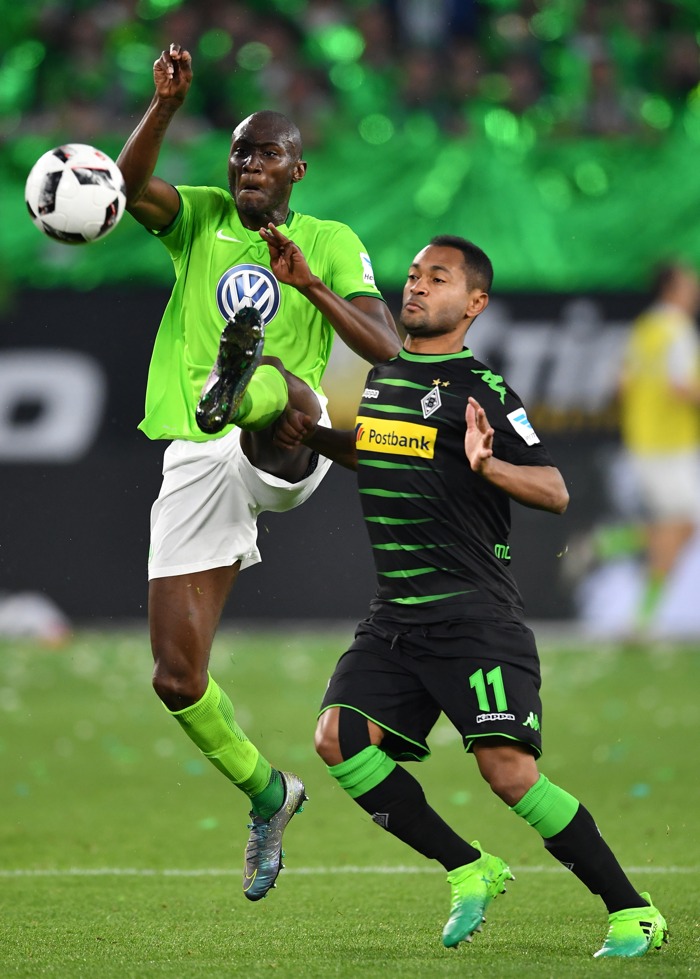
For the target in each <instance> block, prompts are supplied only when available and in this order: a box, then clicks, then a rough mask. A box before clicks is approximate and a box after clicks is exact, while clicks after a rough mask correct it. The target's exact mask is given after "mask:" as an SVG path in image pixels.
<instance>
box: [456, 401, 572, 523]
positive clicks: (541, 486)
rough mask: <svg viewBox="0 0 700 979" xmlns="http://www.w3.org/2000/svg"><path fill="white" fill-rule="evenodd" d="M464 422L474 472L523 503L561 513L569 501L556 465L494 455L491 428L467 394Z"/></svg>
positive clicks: (480, 409) (468, 458) (470, 463)
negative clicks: (518, 462)
mask: <svg viewBox="0 0 700 979" xmlns="http://www.w3.org/2000/svg"><path fill="white" fill-rule="evenodd" d="M466 422H467V431H466V434H465V436H464V451H465V454H466V456H467V460H468V461H469V465H470V466H471V468H472V469H473V470H474V472H476V473H479V475H480V476H483V477H484V479H487V480H488V481H489V482H490V483H493V485H494V486H498V488H499V489H502V490H503V492H504V493H507V494H508V496H510V497H511V499H513V500H516V502H518V503H522V504H523V505H524V506H529V507H534V508H536V509H538V510H549V511H550V512H551V513H564V511H565V510H566V508H567V506H568V505H569V492H568V490H567V488H566V484H565V483H564V479H563V477H562V475H561V473H560V472H559V470H558V469H556V468H555V467H554V466H514V465H513V464H512V463H510V462H505V461H504V460H503V459H497V458H496V457H495V456H494V454H493V429H492V428H491V426H490V425H489V420H488V418H487V417H486V412H485V411H484V409H483V408H482V407H481V405H480V404H479V402H478V401H477V400H476V399H475V398H469V402H468V404H467V410H466Z"/></svg>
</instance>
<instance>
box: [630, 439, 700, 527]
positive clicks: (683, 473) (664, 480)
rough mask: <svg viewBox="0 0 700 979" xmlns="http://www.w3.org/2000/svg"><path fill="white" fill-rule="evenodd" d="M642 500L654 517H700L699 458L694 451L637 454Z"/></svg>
mask: <svg viewBox="0 0 700 979" xmlns="http://www.w3.org/2000/svg"><path fill="white" fill-rule="evenodd" d="M632 465H633V467H634V471H635V473H636V475H637V480H638V482H639V491H640V498H641V502H642V504H643V506H644V510H645V512H646V514H647V516H649V517H651V518H652V519H655V520H691V521H696V520H697V519H698V518H699V517H700V458H699V457H698V453H697V452H695V451H691V452H675V453H673V454H664V455H648V456H640V455H637V456H634V457H633V458H632Z"/></svg>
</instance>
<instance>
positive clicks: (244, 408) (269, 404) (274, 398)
mask: <svg viewBox="0 0 700 979" xmlns="http://www.w3.org/2000/svg"><path fill="white" fill-rule="evenodd" d="M288 396H289V391H288V389H287V382H286V380H285V379H284V377H283V376H282V375H281V374H280V372H279V371H278V370H277V368H276V367H273V366H272V364H261V365H260V366H259V367H258V368H257V370H256V371H255V373H254V374H253V376H252V378H251V379H250V384H249V385H248V387H247V388H246V392H245V394H244V395H243V400H242V401H241V404H240V407H239V408H238V411H237V412H236V414H235V415H234V416H233V420H234V422H235V423H236V425H238V427H239V428H244V429H245V430H246V431H247V432H257V431H259V429H261V428H267V426H268V425H271V424H272V422H273V421H274V420H275V418H278V417H279V416H280V415H281V414H282V412H283V411H284V409H285V408H286V406H287V398H288Z"/></svg>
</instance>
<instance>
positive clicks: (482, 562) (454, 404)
mask: <svg viewBox="0 0 700 979" xmlns="http://www.w3.org/2000/svg"><path fill="white" fill-rule="evenodd" d="M504 391H505V397H504V395H503V392H504ZM470 395H473V396H475V397H476V398H477V400H478V401H479V402H480V403H481V404H482V406H483V407H484V409H485V411H486V414H487V416H488V419H489V422H490V424H491V425H492V426H493V428H494V431H495V434H494V454H495V455H496V456H497V457H498V458H503V459H504V460H505V461H507V462H512V463H513V464H515V465H551V464H552V462H551V459H550V458H549V455H548V453H547V452H546V450H545V449H544V448H543V447H542V446H541V445H539V444H537V445H531V444H529V443H526V442H525V441H524V437H523V435H522V434H521V433H520V432H519V431H518V429H516V428H515V426H514V423H513V422H511V421H510V419H509V418H508V414H509V413H511V414H512V413H513V412H516V413H517V412H519V411H522V410H523V409H522V404H521V402H520V400H519V399H518V398H517V395H515V394H514V392H513V391H511V389H510V388H508V387H507V385H506V384H505V382H504V381H503V379H502V377H501V376H500V375H497V374H494V373H492V372H491V371H490V370H489V369H488V368H487V367H486V366H485V365H484V364H482V363H480V362H479V361H477V360H475V358H474V356H473V354H472V352H471V351H470V350H463V351H461V352H459V353H456V354H450V355H446V356H443V355H428V356H422V355H419V354H413V353H410V352H408V351H405V350H402V351H401V352H400V354H399V356H398V357H396V358H394V359H393V360H392V361H389V362H388V363H385V364H380V365H378V366H377V367H375V368H373V369H372V370H371V371H370V373H369V375H368V377H367V382H366V389H365V395H364V396H363V400H362V404H361V407H360V413H359V415H358V419H357V427H356V432H357V436H356V438H357V441H356V447H357V459H358V468H357V478H358V484H359V489H360V500H361V504H362V511H363V515H364V519H365V525H366V527H367V530H368V533H369V537H370V541H371V544H372V554H373V557H374V561H375V565H376V570H377V579H378V590H377V600H376V602H375V603H373V607H376V605H377V603H378V604H379V606H382V605H383V606H384V607H385V608H387V609H388V608H397V607H405V608H410V607H411V606H420V607H425V606H429V605H435V606H436V611H435V613H434V615H439V614H440V612H439V609H440V607H441V606H445V608H447V607H449V611H448V612H447V613H446V614H448V615H449V616H450V617H454V616H466V617H469V615H470V612H469V608H470V606H471V607H472V608H473V609H474V610H475V611H474V612H473V613H472V614H473V615H478V616H481V617H483V615H484V609H487V610H489V609H494V613H493V614H494V615H495V616H496V617H499V616H501V617H505V616H508V617H512V616H513V615H515V614H517V610H518V609H519V608H520V606H521V605H522V602H521V600H520V596H519V594H518V590H517V587H516V585H515V582H514V580H513V577H512V575H511V573H510V570H509V567H508V561H507V560H506V559H505V558H504V555H505V554H506V553H507V554H508V556H510V555H509V550H508V548H507V547H505V545H507V543H508V538H509V532H510V505H509V500H508V497H507V496H506V495H505V494H504V493H503V492H502V491H500V490H498V489H496V488H495V487H493V486H492V485H491V484H490V483H488V482H487V481H486V480H485V479H483V478H482V477H481V476H479V475H477V474H476V473H474V472H472V470H471V468H470V466H469V463H468V461H467V459H466V456H465V452H464V434H465V430H466V423H465V418H464V415H465V409H466V405H467V401H468V398H469V396H470ZM409 418H410V420H409ZM496 545H500V547H497V546H496ZM446 559H449V566H447V563H446ZM499 609H500V610H501V611H500V612H499V611H498V610H499ZM395 614H397V615H398V616H399V617H401V615H400V613H398V612H397V613H395ZM406 614H407V613H406Z"/></svg>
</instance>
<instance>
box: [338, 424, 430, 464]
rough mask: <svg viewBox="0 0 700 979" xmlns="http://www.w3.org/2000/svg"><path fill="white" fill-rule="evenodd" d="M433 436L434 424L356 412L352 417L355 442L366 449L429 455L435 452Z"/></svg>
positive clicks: (367, 450)
mask: <svg viewBox="0 0 700 979" xmlns="http://www.w3.org/2000/svg"><path fill="white" fill-rule="evenodd" d="M436 439H437V428H429V427H428V426H427V425H416V424H415V423H414V422H399V421H388V420H385V419H383V418H366V417H362V416H359V415H358V417H357V419H356V421H355V445H356V446H357V448H358V449H362V450H363V451H365V452H384V453H391V454H392V455H403V456H420V457H422V458H423V459H432V458H434V456H435V442H436Z"/></svg>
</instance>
